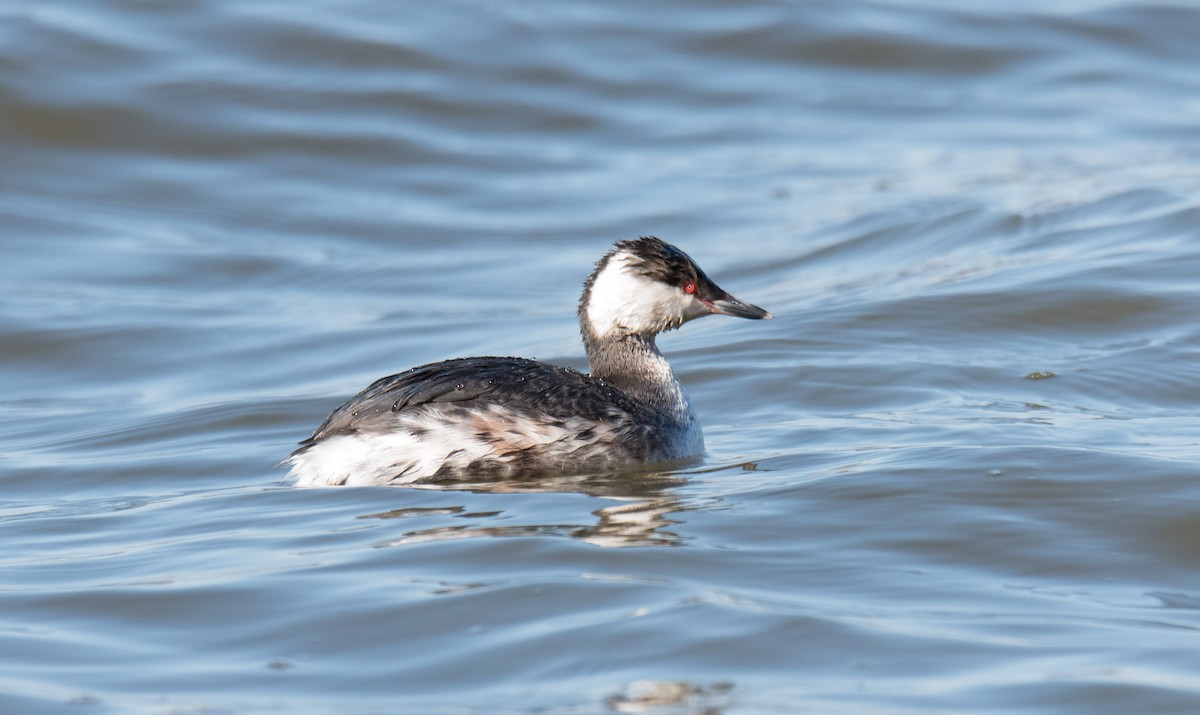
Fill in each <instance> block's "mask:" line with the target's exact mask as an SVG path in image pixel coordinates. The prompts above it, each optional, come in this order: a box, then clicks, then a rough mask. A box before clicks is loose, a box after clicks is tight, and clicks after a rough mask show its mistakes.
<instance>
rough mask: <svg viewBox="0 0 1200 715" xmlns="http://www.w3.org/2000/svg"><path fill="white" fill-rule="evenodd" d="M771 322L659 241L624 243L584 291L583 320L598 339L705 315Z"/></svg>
mask: <svg viewBox="0 0 1200 715" xmlns="http://www.w3.org/2000/svg"><path fill="white" fill-rule="evenodd" d="M714 314H716V315H732V316H734V317H737V318H754V319H763V318H770V317H771V314H770V313H768V312H767V311H765V310H763V309H762V308H759V307H758V306H755V305H750V304H749V303H743V302H742V301H740V300H738V299H737V298H734V297H733V296H731V295H729V294H728V293H726V292H725V291H723V290H721V288H720V287H719V286H717V284H716V283H713V282H712V281H711V280H709V278H708V276H706V275H704V271H702V270H700V266H697V265H696V262H695V261H693V260H692V259H691V258H689V257H688V255H687V254H686V253H684V252H683V251H681V250H679V249H678V248H676V247H674V246H672V245H671V244H669V243H667V242H666V241H663V240H661V239H658V238H654V237H652V236H651V237H643V238H639V239H637V240H636V241H620V242H618V243H617V244H616V245H615V246H613V248H612V250H610V251H609V252H608V253H607V254H605V256H604V258H601V259H600V261H599V262H598V263H597V264H596V270H594V271H593V272H592V275H591V277H590V278H588V280H587V283H586V284H584V288H583V299H582V300H581V301H580V304H579V320H580V323H581V324H582V326H583V330H584V333H585V334H587V333H589V332H590V333H591V334H592V335H593V336H594V337H597V338H602V337H620V336H623V335H635V334H636V335H654V334H657V333H661V332H663V331H664V330H674V329H675V328H678V327H679V326H681V325H683V324H684V323H686V322H687V321H689V320H692V319H694V318H700V317H703V316H705V315H714Z"/></svg>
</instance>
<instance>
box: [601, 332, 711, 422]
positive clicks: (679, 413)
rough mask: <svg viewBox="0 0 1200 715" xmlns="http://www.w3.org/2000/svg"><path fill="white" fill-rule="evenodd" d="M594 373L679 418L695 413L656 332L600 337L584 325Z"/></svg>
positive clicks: (634, 396) (639, 399)
mask: <svg viewBox="0 0 1200 715" xmlns="http://www.w3.org/2000/svg"><path fill="white" fill-rule="evenodd" d="M583 346H584V349H586V350H587V356H588V365H589V366H590V367H591V372H592V377H597V378H600V379H601V380H604V381H605V382H607V383H609V384H610V385H613V386H614V387H616V388H618V389H620V390H621V391H622V392H624V393H626V394H628V395H629V396H630V397H633V398H635V399H637V400H638V401H639V402H641V403H643V404H645V405H647V406H651V407H653V408H655V409H656V410H660V411H662V412H664V413H667V414H670V415H672V416H674V417H675V418H676V419H679V420H680V421H686V420H689V419H693V418H694V416H695V413H694V411H693V409H692V403H691V400H689V399H688V396H687V392H686V391H684V389H683V384H682V383H680V382H679V378H678V377H676V376H675V371H674V370H672V369H671V364H670V363H668V362H667V359H666V358H665V357H663V354H662V353H661V352H659V350H658V346H656V345H655V344H654V336H653V335H637V334H630V335H624V336H621V337H618V338H612V337H605V338H603V339H601V338H598V337H597V336H596V335H595V334H593V333H592V331H591V330H589V329H588V326H587V325H586V324H585V325H584V327H583Z"/></svg>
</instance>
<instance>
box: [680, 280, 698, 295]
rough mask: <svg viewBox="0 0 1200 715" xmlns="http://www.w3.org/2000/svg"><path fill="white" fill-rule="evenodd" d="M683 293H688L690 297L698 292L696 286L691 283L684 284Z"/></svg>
mask: <svg viewBox="0 0 1200 715" xmlns="http://www.w3.org/2000/svg"><path fill="white" fill-rule="evenodd" d="M683 292H684V293H687V294H688V295H691V294H693V293H695V292H696V284H695V283H693V282H691V281H688V282H687V283H684V284H683Z"/></svg>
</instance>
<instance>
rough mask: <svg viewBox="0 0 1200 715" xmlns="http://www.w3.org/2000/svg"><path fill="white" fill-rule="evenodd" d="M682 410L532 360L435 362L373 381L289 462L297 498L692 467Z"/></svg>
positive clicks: (697, 446)
mask: <svg viewBox="0 0 1200 715" xmlns="http://www.w3.org/2000/svg"><path fill="white" fill-rule="evenodd" d="M703 448H704V446H703V437H702V436H701V434H700V428H699V424H698V422H697V421H696V419H695V415H694V413H693V411H692V410H691V408H690V405H688V406H687V409H686V410H684V411H682V412H681V411H679V410H663V409H660V408H657V407H655V406H652V405H647V404H645V403H643V402H641V401H639V400H636V399H634V398H633V397H631V396H630V395H628V394H626V393H625V392H623V391H621V390H620V389H618V388H617V387H615V386H613V385H612V384H610V383H608V382H605V381H604V380H599V379H596V378H593V377H589V376H587V375H584V374H582V373H580V372H578V371H576V370H572V369H570V368H565V367H559V366H555V365H548V364H546V363H541V362H537V361H535V360H526V359H524V358H509V357H480V358H463V359H458V360H447V361H445V362H439V363H432V364H429V365H422V366H420V367H416V368H413V369H411V370H408V371H406V372H402V373H399V374H396V375H391V376H389V377H385V378H382V379H380V380H377V381H376V382H374V383H373V384H371V385H370V386H369V387H367V389H365V390H363V391H362V392H361V393H359V394H358V395H356V396H354V397H353V398H352V399H350V400H349V401H348V402H347V403H346V404H344V405H342V406H341V407H339V408H338V409H336V410H335V411H334V412H333V413H332V414H331V415H330V416H329V418H328V419H326V420H325V422H324V423H323V424H322V425H321V426H320V427H319V428H318V429H317V431H316V432H315V433H314V434H313V435H312V437H310V438H309V439H307V440H305V441H304V442H302V443H301V446H300V448H299V449H298V450H296V451H295V452H294V453H293V454H292V455H291V456H290V457H289V458H288V460H287V461H288V462H289V463H291V464H292V473H293V474H295V475H297V476H298V482H297V484H298V485H299V486H327V485H337V484H403V483H412V482H419V481H423V480H434V479H454V478H478V477H486V478H505V477H516V476H525V475H533V474H545V473H568V472H584V471H602V470H607V469H614V468H619V467H622V466H630V465H635V464H646V463H653V462H659V461H665V460H673V459H681V458H685V457H692V456H697V455H699V454H700V453H701V452H702V451H703Z"/></svg>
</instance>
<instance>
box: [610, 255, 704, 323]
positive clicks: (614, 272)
mask: <svg viewBox="0 0 1200 715" xmlns="http://www.w3.org/2000/svg"><path fill="white" fill-rule="evenodd" d="M629 261H630V256H629V254H627V253H618V254H616V255H614V256H613V257H612V258H610V259H608V263H607V264H606V265H605V267H604V270H603V271H601V272H600V273H599V275H597V276H596V280H595V281H594V282H593V283H592V293H591V297H590V298H589V300H588V306H587V318H588V322H590V323H591V325H592V329H593V330H594V331H595V332H596V334H597V335H606V334H611V333H621V334H629V333H659V332H662V331H664V330H671V329H673V328H678V327H679V326H680V325H682V324H683V322H684V321H685V320H686V319H687V318H688V317H690V316H691V315H694V314H695V313H696V312H697V308H696V306H697V305H698V304H699V301H698V300H696V298H695V297H694V296H691V295H688V294H687V293H684V292H683V291H682V290H680V289H679V288H676V287H675V286H669V285H667V284H665V283H660V282H658V281H655V280H651V279H649V278H645V277H643V276H641V275H638V274H637V273H635V272H634V271H633V270H632V269H630V267H629Z"/></svg>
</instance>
